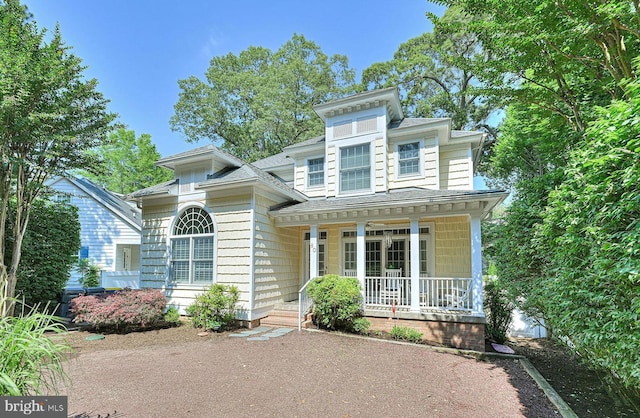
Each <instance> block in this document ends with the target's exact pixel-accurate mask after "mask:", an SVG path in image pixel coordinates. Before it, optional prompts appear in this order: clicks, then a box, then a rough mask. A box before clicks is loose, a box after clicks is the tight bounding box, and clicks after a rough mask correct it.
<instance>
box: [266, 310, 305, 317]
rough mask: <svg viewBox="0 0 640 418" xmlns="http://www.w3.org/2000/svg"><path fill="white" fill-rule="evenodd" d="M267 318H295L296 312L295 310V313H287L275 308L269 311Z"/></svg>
mask: <svg viewBox="0 0 640 418" xmlns="http://www.w3.org/2000/svg"><path fill="white" fill-rule="evenodd" d="M269 316H285V317H287V318H297V317H298V310H297V309H296V310H295V311H287V310H282V309H277V308H276V309H273V310H271V312H269Z"/></svg>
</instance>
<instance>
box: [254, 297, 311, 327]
mask: <svg viewBox="0 0 640 418" xmlns="http://www.w3.org/2000/svg"><path fill="white" fill-rule="evenodd" d="M302 320H303V326H304V323H305V322H310V321H309V320H308V318H307V317H306V316H305V317H304V318H302ZM260 325H270V326H281V327H297V326H298V301H294V302H286V303H282V304H279V305H277V306H276V307H275V308H274V309H273V310H272V311H271V312H269V315H268V316H267V317H266V318H262V319H261V320H260Z"/></svg>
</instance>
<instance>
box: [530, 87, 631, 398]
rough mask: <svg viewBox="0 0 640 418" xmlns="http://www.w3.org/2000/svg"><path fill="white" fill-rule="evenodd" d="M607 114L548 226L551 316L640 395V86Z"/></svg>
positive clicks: (544, 231)
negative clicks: (639, 348)
mask: <svg viewBox="0 0 640 418" xmlns="http://www.w3.org/2000/svg"><path fill="white" fill-rule="evenodd" d="M626 92H627V96H628V97H629V100H625V101H622V100H621V101H615V102H614V103H612V104H611V105H610V106H608V107H606V108H602V109H600V110H599V117H598V119H597V120H596V121H595V122H594V123H593V124H592V125H591V126H590V127H589V129H588V131H587V140H586V141H585V142H584V144H582V145H581V146H580V147H578V148H577V149H576V150H575V151H574V152H573V153H572V154H571V158H570V163H569V166H568V167H567V169H566V175H565V181H564V182H563V183H562V185H560V187H558V189H557V190H556V191H554V192H553V193H551V195H550V198H549V209H548V211H547V213H546V214H545V215H546V216H545V219H544V224H543V226H542V228H541V229H540V233H539V236H540V240H541V242H542V246H543V248H545V249H548V250H549V251H550V254H552V256H551V257H550V262H551V263H550V269H551V274H549V275H548V277H547V280H546V281H545V283H544V286H545V288H546V289H547V292H546V297H547V298H548V301H547V306H548V307H547V311H546V316H547V317H548V318H549V319H550V320H551V322H552V324H553V326H554V327H555V328H556V329H557V330H559V331H560V332H561V333H562V334H563V335H566V336H568V337H569V339H570V341H571V343H572V344H573V345H574V346H575V348H576V350H577V351H578V352H579V353H580V354H582V355H583V357H585V358H586V359H588V361H589V362H590V363H591V364H593V365H595V366H598V367H604V368H606V369H608V370H610V371H611V372H612V373H613V374H614V375H615V376H617V377H619V378H620V379H621V380H622V382H623V383H624V384H625V385H626V386H627V387H634V388H635V390H636V392H637V393H638V394H640V352H638V350H637V347H638V346H640V188H639V185H640V116H639V115H640V82H638V81H634V82H632V83H630V84H629V85H627V87H626Z"/></svg>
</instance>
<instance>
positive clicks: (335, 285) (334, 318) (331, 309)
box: [307, 274, 363, 332]
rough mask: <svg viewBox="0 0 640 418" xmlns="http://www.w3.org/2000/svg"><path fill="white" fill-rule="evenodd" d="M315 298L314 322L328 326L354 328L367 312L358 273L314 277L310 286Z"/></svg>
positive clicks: (309, 288)
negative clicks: (363, 308) (364, 309)
mask: <svg viewBox="0 0 640 418" xmlns="http://www.w3.org/2000/svg"><path fill="white" fill-rule="evenodd" d="M307 292H308V293H309V296H310V297H311V299H313V305H314V308H313V314H314V322H315V323H316V324H317V325H318V326H320V327H322V328H325V329H329V330H343V331H349V332H351V331H354V323H355V324H357V325H356V326H357V327H358V328H361V326H362V325H363V324H361V323H359V322H355V321H357V320H358V318H361V317H362V315H363V311H362V294H361V293H360V284H359V283H358V279H356V278H355V277H340V276H338V275H336V274H327V275H325V276H322V277H318V278H317V279H314V280H313V281H312V282H311V283H309V286H308V287H307Z"/></svg>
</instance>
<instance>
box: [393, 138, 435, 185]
mask: <svg viewBox="0 0 640 418" xmlns="http://www.w3.org/2000/svg"><path fill="white" fill-rule="evenodd" d="M403 142H404V139H403ZM421 152H422V154H421V158H422V166H423V176H412V177H406V178H403V177H397V172H396V170H397V154H396V146H395V144H390V145H389V154H388V158H387V170H389V189H398V188H403V187H422V188H427V189H433V190H437V189H438V188H439V184H438V171H437V170H438V164H437V159H438V147H437V145H436V140H435V138H427V139H425V140H424V141H423V148H422V149H421Z"/></svg>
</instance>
